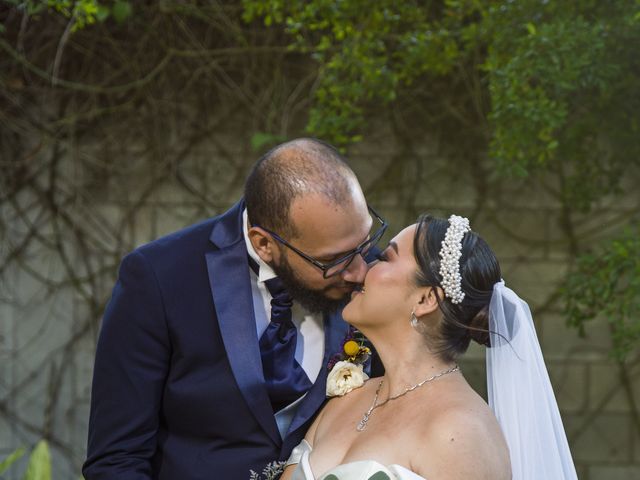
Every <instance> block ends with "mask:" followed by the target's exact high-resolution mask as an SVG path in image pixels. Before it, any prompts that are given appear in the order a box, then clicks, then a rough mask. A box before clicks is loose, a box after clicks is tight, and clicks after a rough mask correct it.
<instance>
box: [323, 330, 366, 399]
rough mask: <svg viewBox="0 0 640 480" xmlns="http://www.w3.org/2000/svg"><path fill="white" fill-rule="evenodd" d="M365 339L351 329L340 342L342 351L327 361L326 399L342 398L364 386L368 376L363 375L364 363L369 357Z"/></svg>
mask: <svg viewBox="0 0 640 480" xmlns="http://www.w3.org/2000/svg"><path fill="white" fill-rule="evenodd" d="M365 342H366V338H365V336H364V335H362V333H360V332H359V331H358V330H356V329H355V328H353V327H349V332H348V333H347V335H346V336H345V338H344V340H343V341H342V349H341V351H340V352H338V353H336V354H334V355H333V356H332V357H331V359H330V360H329V364H328V365H327V368H328V369H329V375H328V376H327V397H335V396H340V397H341V396H342V395H346V394H347V393H349V392H350V391H351V390H353V389H354V388H360V387H361V386H362V385H364V382H365V380H367V379H368V378H369V376H368V375H367V374H366V373H364V362H366V361H367V359H368V358H369V357H370V356H371V349H370V348H369V347H367V346H366V345H365Z"/></svg>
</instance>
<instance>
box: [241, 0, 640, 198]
mask: <svg viewBox="0 0 640 480" xmlns="http://www.w3.org/2000/svg"><path fill="white" fill-rule="evenodd" d="M243 4H244V8H245V12H244V18H245V20H247V21H251V20H255V19H257V18H262V19H263V21H264V24H265V25H267V26H270V25H274V24H280V25H282V26H283V27H284V29H285V31H286V32H288V33H289V34H290V36H291V43H290V48H291V49H293V50H296V51H300V52H306V53H308V54H310V55H311V56H312V57H313V58H314V59H315V60H316V61H317V62H318V65H319V70H320V77H319V80H318V82H317V88H316V90H315V93H314V96H315V98H314V100H315V103H314V106H313V108H312V109H311V111H310V113H309V121H308V125H307V129H308V131H309V132H311V133H313V134H316V135H318V136H321V137H324V138H328V139H330V140H331V141H333V142H334V143H337V144H340V145H346V144H349V143H353V142H357V141H359V140H361V139H362V135H363V132H364V131H365V130H366V125H367V109H368V108H369V107H370V106H372V105H378V106H379V105H380V104H382V105H392V104H393V103H394V101H395V100H396V99H397V98H398V97H399V96H401V95H405V96H408V97H411V96H412V95H413V94H415V93H418V92H420V91H422V90H424V89H425V88H427V89H429V88H430V85H433V84H434V83H435V82H437V80H438V79H445V80H448V81H449V82H450V83H451V84H458V83H463V82H466V83H468V82H469V78H473V77H477V79H478V81H477V83H478V84H479V85H481V86H482V89H481V90H480V91H478V92H475V93H474V95H475V98H472V99H471V100H470V101H471V102H472V103H474V104H476V105H480V106H481V108H482V105H483V103H485V102H484V97H485V96H488V98H489V102H490V105H489V106H488V107H487V108H486V110H485V111H484V112H482V116H483V117H484V121H486V122H487V123H488V126H489V132H490V137H491V140H490V141H489V142H487V143H486V144H484V145H478V148H479V149H486V150H488V151H489V155H490V157H492V158H493V159H494V160H495V161H496V164H497V166H498V167H499V168H500V171H502V172H503V173H508V174H514V173H515V174H518V175H521V176H525V175H528V174H529V173H531V172H535V171H538V170H543V171H544V170H547V171H548V170H551V171H553V172H554V173H556V174H557V175H558V176H559V177H561V179H562V186H561V188H562V191H561V192H560V195H561V197H562V200H563V201H565V202H567V203H571V204H572V205H573V206H575V207H576V208H579V209H582V210H588V209H589V208H590V207H591V205H592V204H593V202H594V201H596V200H597V199H598V198H600V197H601V196H602V195H605V194H608V193H611V192H614V191H616V188H617V187H618V180H619V178H620V177H621V171H622V170H623V169H624V168H626V167H627V165H628V164H629V163H634V164H636V165H638V164H639V162H638V158H640V140H639V138H640V136H639V135H638V133H639V132H638V126H639V123H640V122H639V121H638V120H639V116H638V112H639V111H640V97H639V96H638V95H637V91H638V89H640V80H639V77H638V67H639V65H638V63H639V62H638V57H637V54H636V46H637V45H638V44H640V23H639V22H638V20H637V18H638V9H639V7H638V3H637V1H636V0H623V1H620V2H614V3H613V4H610V3H609V2H607V4H606V5H603V4H602V2H594V1H593V0H580V1H577V2H570V3H567V2H559V1H550V2H539V1H538V0H523V1H518V2H512V1H483V2H480V1H477V0H459V1H455V0H445V1H441V2H430V3H428V4H425V3H423V2H417V1H403V2H396V1H393V0H351V1H340V2H336V1H334V0H314V1H311V2H283V1H282V0H272V1H266V2H265V1H262V0H260V1H258V0H244V1H243ZM450 94H452V95H455V96H457V97H460V96H461V95H462V94H461V93H460V92H453V91H452V92H451V93H450ZM454 98H455V97H454ZM440 113H442V112H440ZM465 114H468V112H462V115H465ZM482 120H483V119H478V120H477V122H481V121H482ZM441 123H442V122H441Z"/></svg>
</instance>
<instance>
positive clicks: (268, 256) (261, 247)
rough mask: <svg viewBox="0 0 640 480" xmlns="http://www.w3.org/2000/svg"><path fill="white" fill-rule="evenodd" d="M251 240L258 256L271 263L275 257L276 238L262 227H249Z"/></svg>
mask: <svg viewBox="0 0 640 480" xmlns="http://www.w3.org/2000/svg"><path fill="white" fill-rule="evenodd" d="M248 233H249V241H250V242H251V245H252V246H253V249H254V250H255V251H256V253H257V254H258V256H259V257H260V258H261V259H262V261H264V262H265V263H271V262H272V261H273V257H274V250H276V251H277V249H276V248H275V245H274V240H273V238H272V237H271V235H269V234H268V233H267V232H265V231H264V230H263V229H261V228H260V227H249V232H248Z"/></svg>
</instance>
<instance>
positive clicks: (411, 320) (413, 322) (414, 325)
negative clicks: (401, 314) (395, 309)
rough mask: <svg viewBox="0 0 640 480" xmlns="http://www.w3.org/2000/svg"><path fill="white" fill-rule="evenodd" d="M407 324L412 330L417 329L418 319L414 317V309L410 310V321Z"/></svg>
mask: <svg viewBox="0 0 640 480" xmlns="http://www.w3.org/2000/svg"><path fill="white" fill-rule="evenodd" d="M409 324H410V325H411V326H412V327H413V328H418V317H416V309H415V307H414V309H413V310H411V319H410V320H409Z"/></svg>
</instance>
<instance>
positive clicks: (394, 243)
mask: <svg viewBox="0 0 640 480" xmlns="http://www.w3.org/2000/svg"><path fill="white" fill-rule="evenodd" d="M389 247H391V248H393V250H394V251H395V252H396V255H398V244H397V243H396V242H394V241H393V240H391V241H390V242H389V245H387V248H389Z"/></svg>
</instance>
